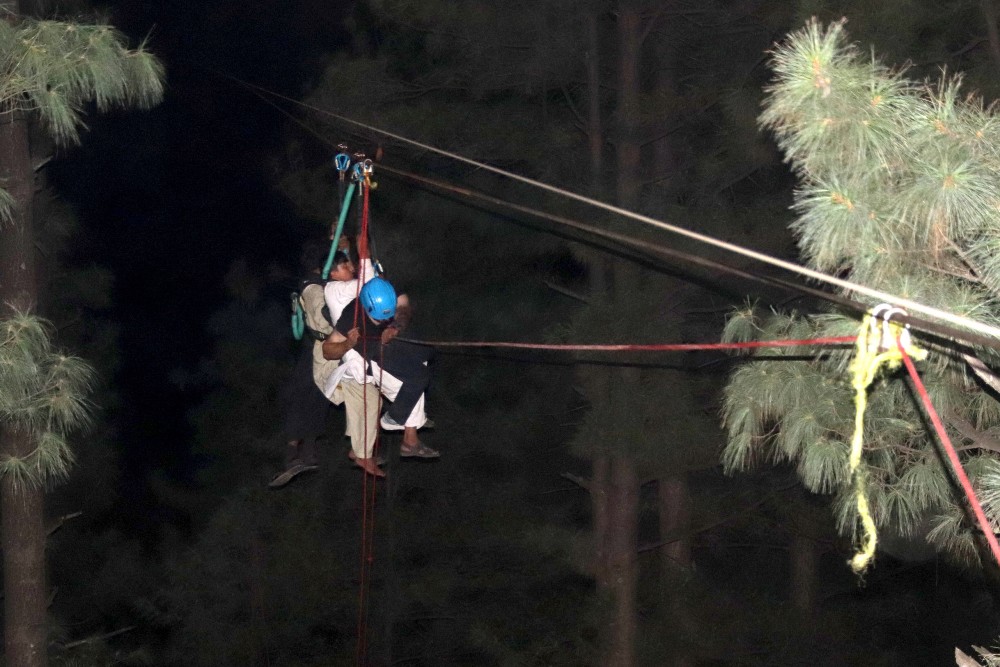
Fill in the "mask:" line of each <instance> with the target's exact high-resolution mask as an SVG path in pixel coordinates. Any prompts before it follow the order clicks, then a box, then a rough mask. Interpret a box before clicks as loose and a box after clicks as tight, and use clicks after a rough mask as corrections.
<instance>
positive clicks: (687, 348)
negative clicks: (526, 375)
mask: <svg viewBox="0 0 1000 667" xmlns="http://www.w3.org/2000/svg"><path fill="white" fill-rule="evenodd" d="M398 338H399V340H405V341H409V342H411V343H417V344H419V345H431V346H433V347H513V348H520V349H526V350H579V351H593V352H629V351H643V352H694V351H697V350H749V349H754V348H761V347H798V346H804V345H841V344H847V343H854V341H855V340H857V336H833V337H826V338H803V339H795V340H755V341H748V342H745V343H665V344H661V343H658V344H652V345H573V344H568V345H556V344H551V345H550V344H547V343H496V342H486V343H484V342H454V341H422V340H412V339H409V338H403V337H402V336H398Z"/></svg>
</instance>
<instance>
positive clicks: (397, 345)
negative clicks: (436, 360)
mask: <svg viewBox="0 0 1000 667" xmlns="http://www.w3.org/2000/svg"><path fill="white" fill-rule="evenodd" d="M433 356H434V348H432V347H430V346H429V345H416V344H414V343H409V342H407V341H403V340H394V341H392V342H391V343H389V344H388V345H386V346H385V348H384V349H383V351H382V368H384V369H385V370H386V372H388V373H391V374H392V375H393V376H395V377H396V378H397V379H399V380H400V381H401V382H402V383H403V386H402V387H401V388H400V390H399V393H398V394H396V400H395V401H393V402H392V404H391V405H390V406H389V409H388V410H386V414H388V415H389V416H390V417H392V419H393V421H395V422H397V423H399V424H402V423H404V422H405V421H406V418H407V417H409V416H410V412H412V411H413V406H414V405H416V404H417V401H418V400H419V399H420V395H421V394H423V393H424V392H425V391H427V388H428V386H429V385H430V382H431V373H430V370H429V369H428V367H427V365H426V364H425V362H429V361H430V360H431V359H432V358H433Z"/></svg>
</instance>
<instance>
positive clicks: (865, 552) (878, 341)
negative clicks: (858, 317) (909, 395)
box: [849, 314, 927, 574]
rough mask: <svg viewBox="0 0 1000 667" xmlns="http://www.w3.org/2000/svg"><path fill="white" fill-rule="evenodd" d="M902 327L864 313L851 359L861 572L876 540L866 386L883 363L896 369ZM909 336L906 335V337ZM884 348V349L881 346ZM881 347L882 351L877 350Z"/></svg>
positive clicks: (856, 564)
mask: <svg viewBox="0 0 1000 667" xmlns="http://www.w3.org/2000/svg"><path fill="white" fill-rule="evenodd" d="M904 331H905V330H904V329H903V327H902V326H900V325H898V324H896V323H894V322H885V321H881V320H878V319H876V318H875V317H874V316H872V315H870V314H869V315H866V316H865V319H864V321H863V322H862V323H861V330H860V331H858V341H857V346H856V348H855V355H854V361H853V362H852V363H851V368H850V371H851V386H853V387H854V438H853V439H852V441H851V457H850V460H849V464H850V472H851V479H852V480H853V482H854V495H855V503H856V505H857V508H858V517H859V518H860V519H861V526H862V528H863V530H864V535H863V537H862V540H861V546H860V547H859V549H858V552H857V553H856V554H854V557H853V558H851V560H850V564H851V569H852V570H854V572H855V573H857V574H861V573H862V572H864V571H865V569H866V568H867V567H868V565H869V564H870V563H871V560H872V558H874V557H875V545H876V543H877V542H878V537H877V536H876V530H875V520H874V519H873V518H872V514H871V508H870V507H869V504H868V493H867V490H866V484H867V474H866V469H865V466H864V465H863V463H862V461H861V452H862V450H863V448H864V437H865V409H866V408H867V407H868V386H869V385H871V383H872V382H873V381H874V380H875V376H876V375H877V374H878V372H879V370H880V369H881V368H882V366H883V365H885V366H887V367H888V368H889V369H890V370H891V369H894V368H898V367H899V365H900V363H902V360H903V355H902V353H901V352H900V351H899V348H897V347H896V340H897V338H899V337H902V336H903V334H904ZM906 338H907V339H908V335H907V336H906ZM906 347H907V353H908V354H909V355H910V356H911V357H913V358H914V359H924V358H925V357H926V356H927V351H926V350H921V349H918V348H916V347H915V346H913V345H912V344H908V345H907V346H906ZM883 348H884V349H883ZM880 350H882V351H880Z"/></svg>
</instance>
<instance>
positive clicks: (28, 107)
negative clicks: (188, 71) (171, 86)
mask: <svg viewBox="0 0 1000 667" xmlns="http://www.w3.org/2000/svg"><path fill="white" fill-rule="evenodd" d="M163 86H164V69H163V65H162V63H161V62H160V61H159V60H158V59H157V58H156V57H155V56H153V54H151V53H150V52H149V51H148V50H147V48H146V45H145V44H141V45H140V46H139V47H138V48H135V49H130V48H128V47H127V42H126V39H125V37H124V35H122V34H121V33H120V32H118V31H117V30H115V29H114V28H113V27H112V26H110V25H107V24H104V23H93V24H85V23H71V22H64V21H49V20H36V19H30V18H18V19H16V20H10V21H7V20H0V112H18V111H20V112H25V113H29V114H35V115H37V117H38V118H39V119H41V121H42V122H43V123H44V125H45V127H46V129H47V131H48V133H49V135H50V136H51V137H52V139H53V140H55V142H56V143H57V144H59V145H71V144H75V143H78V142H79V141H80V129H81V128H82V127H84V122H83V114H84V111H85V108H86V107H87V105H88V104H91V103H93V104H94V105H95V106H96V107H97V110H98V111H102V112H103V111H108V110H110V109H113V108H125V107H131V108H140V109H146V108H150V107H152V106H154V105H156V104H158V103H159V102H160V100H161V99H162V98H163V90H164V88H163ZM11 207H12V201H11V198H10V195H9V193H7V192H5V191H2V190H0V219H4V220H9V219H10V211H11Z"/></svg>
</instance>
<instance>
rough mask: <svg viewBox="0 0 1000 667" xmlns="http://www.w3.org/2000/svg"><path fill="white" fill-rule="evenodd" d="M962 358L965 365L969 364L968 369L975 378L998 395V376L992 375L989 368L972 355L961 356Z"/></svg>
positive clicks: (999, 387)
mask: <svg viewBox="0 0 1000 667" xmlns="http://www.w3.org/2000/svg"><path fill="white" fill-rule="evenodd" d="M962 358H963V359H965V363H967V364H969V368H971V369H972V372H973V373H975V374H976V377H978V378H979V379H980V380H982V381H983V382H985V383H986V384H987V386H989V387H990V388H991V389H992V390H993V391H995V392H997V393H998V394H1000V376H998V375H997V374H996V373H994V372H993V371H992V370H991V369H990V367H989V366H987V365H986V364H985V363H984V362H983V361H982V360H981V359H980V358H979V357H977V356H975V355H974V354H963V355H962Z"/></svg>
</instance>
